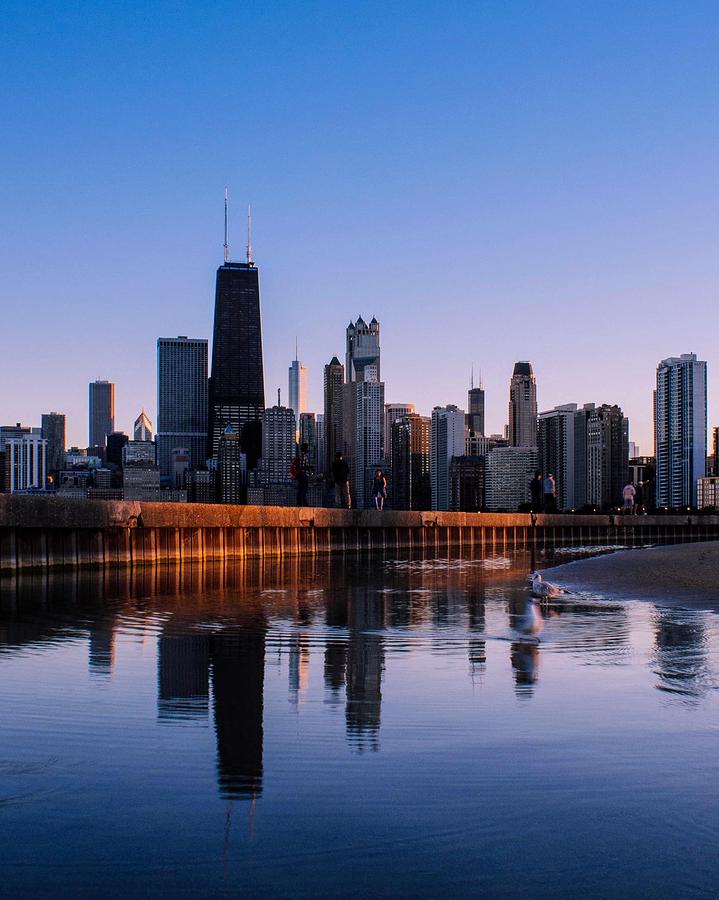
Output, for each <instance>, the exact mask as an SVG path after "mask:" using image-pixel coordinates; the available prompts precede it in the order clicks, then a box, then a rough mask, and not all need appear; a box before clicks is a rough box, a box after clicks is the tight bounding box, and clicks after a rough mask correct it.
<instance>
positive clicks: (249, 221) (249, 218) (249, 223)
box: [247, 203, 254, 266]
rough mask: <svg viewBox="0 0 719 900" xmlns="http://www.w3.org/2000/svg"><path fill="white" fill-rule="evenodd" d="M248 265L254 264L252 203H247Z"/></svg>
mask: <svg viewBox="0 0 719 900" xmlns="http://www.w3.org/2000/svg"><path fill="white" fill-rule="evenodd" d="M247 265H248V266H252V265H254V263H253V262H252V204H250V203H248V204H247Z"/></svg>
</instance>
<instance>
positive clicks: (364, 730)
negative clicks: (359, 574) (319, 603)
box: [346, 589, 384, 750]
mask: <svg viewBox="0 0 719 900" xmlns="http://www.w3.org/2000/svg"><path fill="white" fill-rule="evenodd" d="M350 604H351V605H350V629H351V635H350V645H349V650H348V654H347V709H346V718H347V736H348V738H349V740H350V743H352V745H353V746H354V747H355V748H356V749H357V750H365V749H370V750H377V749H379V725H380V714H381V709H382V673H383V671H384V639H383V637H382V635H380V634H372V633H371V631H369V629H380V628H383V627H384V601H383V600H382V598H381V597H380V596H378V595H377V594H376V593H374V592H371V591H370V590H368V589H365V590H362V589H359V590H357V591H354V592H353V594H352V597H351V600H350Z"/></svg>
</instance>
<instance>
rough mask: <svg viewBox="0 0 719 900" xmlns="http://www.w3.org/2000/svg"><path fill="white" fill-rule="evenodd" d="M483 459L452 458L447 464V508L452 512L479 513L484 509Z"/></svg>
mask: <svg viewBox="0 0 719 900" xmlns="http://www.w3.org/2000/svg"><path fill="white" fill-rule="evenodd" d="M484 476H485V458H484V457H483V456H453V457H452V460H451V461H450V464H449V508H450V511H452V512H479V510H480V509H482V508H483V507H484V503H485V497H484Z"/></svg>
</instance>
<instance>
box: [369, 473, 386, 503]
mask: <svg viewBox="0 0 719 900" xmlns="http://www.w3.org/2000/svg"><path fill="white" fill-rule="evenodd" d="M372 496H373V497H374V505H375V506H376V507H377V509H384V502H385V500H386V499H387V479H386V478H385V477H384V472H383V471H382V469H376V470H375V473H374V478H373V479H372Z"/></svg>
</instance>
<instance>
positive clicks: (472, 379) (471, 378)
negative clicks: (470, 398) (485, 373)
mask: <svg viewBox="0 0 719 900" xmlns="http://www.w3.org/2000/svg"><path fill="white" fill-rule="evenodd" d="M469 389H470V391H473V390H474V363H472V374H471V375H470V376H469Z"/></svg>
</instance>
